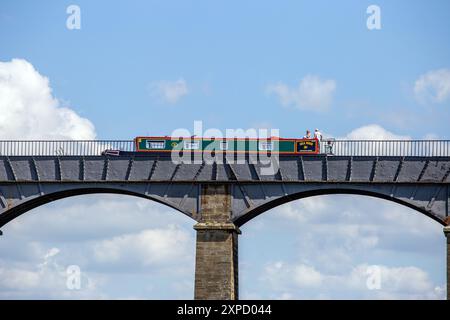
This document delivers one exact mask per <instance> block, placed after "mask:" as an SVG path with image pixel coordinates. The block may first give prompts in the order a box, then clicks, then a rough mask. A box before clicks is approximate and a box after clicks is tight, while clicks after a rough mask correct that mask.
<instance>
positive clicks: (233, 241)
mask: <svg viewBox="0 0 450 320" xmlns="http://www.w3.org/2000/svg"><path fill="white" fill-rule="evenodd" d="M229 188H230V186H229V185H219V184H218V185H203V186H202V190H201V200H200V201H201V211H200V213H201V220H200V222H199V223H197V224H196V225H195V226H194V229H195V230H197V244H196V259H195V293H194V298H195V299H200V300H210V299H218V300H236V299H238V234H239V233H240V231H239V229H238V228H237V227H236V226H235V225H234V224H233V223H232V222H231V220H230V214H231V194H230V190H229Z"/></svg>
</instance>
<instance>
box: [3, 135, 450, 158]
mask: <svg viewBox="0 0 450 320" xmlns="http://www.w3.org/2000/svg"><path fill="white" fill-rule="evenodd" d="M107 149H114V150H122V151H134V150H135V145H134V141H133V140H53V141H50V140H27V141H19V140H3V141H0V156H54V155H60V156H96V155H101V154H102V152H103V151H105V150H107ZM320 150H321V153H326V154H330V155H336V156H418V157H429V156H444V157H450V140H334V139H325V140H323V141H321V142H320Z"/></svg>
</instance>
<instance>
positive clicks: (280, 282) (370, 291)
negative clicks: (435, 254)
mask: <svg viewBox="0 0 450 320" xmlns="http://www.w3.org/2000/svg"><path fill="white" fill-rule="evenodd" d="M318 267H319V268H320V266H318ZM370 267H374V266H371V265H369V264H367V263H364V264H359V265H357V266H355V267H352V268H350V269H348V270H346V271H345V272H343V273H342V272H341V273H329V272H321V271H320V270H318V269H317V268H315V267H312V266H307V265H304V264H302V263H298V264H296V263H291V264H290V263H286V262H281V261H278V262H274V263H269V264H268V265H266V267H265V269H264V273H263V276H262V277H261V280H262V281H263V282H266V283H267V286H268V287H270V288H272V289H273V290H272V291H273V292H272V293H271V294H272V295H273V296H272V297H271V298H281V299H293V298H308V299H322V298H341V299H348V298H350V299H352V298H354V297H355V296H357V297H359V298H363V299H444V298H445V292H444V290H443V288H442V287H439V286H435V285H434V284H433V281H432V280H431V279H430V277H429V275H428V274H427V273H426V272H425V271H424V270H422V269H420V268H418V267H413V266H405V267H388V266H385V265H377V266H376V267H377V270H379V271H380V273H379V277H380V278H379V279H380V282H379V284H380V287H379V288H373V287H370V286H368V279H369V277H371V276H373V273H371V272H368V271H369V270H371V269H370ZM372 270H373V269H372ZM307 294H309V296H308V295H307Z"/></svg>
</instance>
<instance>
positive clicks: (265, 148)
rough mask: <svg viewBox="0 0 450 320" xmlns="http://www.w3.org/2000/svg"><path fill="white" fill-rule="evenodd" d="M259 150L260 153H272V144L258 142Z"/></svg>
mask: <svg viewBox="0 0 450 320" xmlns="http://www.w3.org/2000/svg"><path fill="white" fill-rule="evenodd" d="M259 150H261V151H272V150H273V144H272V142H260V143H259Z"/></svg>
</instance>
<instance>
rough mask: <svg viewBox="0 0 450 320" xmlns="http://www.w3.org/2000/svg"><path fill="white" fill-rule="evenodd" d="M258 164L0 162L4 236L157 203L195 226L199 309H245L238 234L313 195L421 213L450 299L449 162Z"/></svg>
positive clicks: (147, 159)
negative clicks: (435, 228) (349, 197)
mask: <svg viewBox="0 0 450 320" xmlns="http://www.w3.org/2000/svg"><path fill="white" fill-rule="evenodd" d="M261 166H262V165H260V164H258V163H252V162H251V161H244V162H241V163H236V162H234V163H233V161H221V162H219V161H218V162H212V163H206V162H204V161H203V162H201V163H193V164H183V163H178V164H177V163H174V162H173V161H171V158H170V157H163V156H156V155H128V156H120V157H114V156H107V155H102V156H75V155H70V156H64V155H62V156H51V155H38V156H31V155H19V156H6V155H3V156H0V228H1V227H2V226H4V225H5V224H7V223H8V222H9V221H11V220H13V219H14V218H16V217H18V216H19V215H21V214H23V213H25V212H27V211H29V210H30V209H32V208H35V207H37V206H40V205H43V204H45V203H48V202H51V201H54V200H57V199H62V198H65V197H70V196H75V195H81V194H89V193H120V194H126V195H133V196H138V197H142V198H147V199H151V200H154V201H157V202H160V203H162V204H165V205H168V206H170V207H172V208H174V209H176V210H178V211H180V212H182V213H184V214H185V215H187V216H189V217H191V218H192V219H194V220H195V221H197V224H196V225H195V227H194V229H195V230H196V231H197V243H196V267H195V299H238V235H239V234H240V230H239V227H240V226H241V225H243V224H244V223H246V222H247V221H249V220H250V219H252V218H253V217H256V216H257V215H259V214H260V213H262V212H264V211H267V210H269V209H271V208H273V207H275V206H278V205H280V204H283V203H286V202H289V201H292V200H295V199H300V198H305V197H309V196H314V195H324V194H338V193H341V194H361V195H368V196H373V197H378V198H382V199H386V200H390V201H394V202H397V203H400V204H403V205H405V206H408V207H410V208H412V209H415V210H417V211H419V212H421V213H423V214H425V215H427V216H428V217H430V218H432V219H434V220H436V221H437V222H439V223H441V224H442V225H443V226H444V233H445V235H446V236H447V295H450V287H449V279H450V264H449V263H450V262H449V261H450V228H449V224H450V217H449V212H450V211H449V204H450V203H449V202H450V156H448V155H447V156H435V155H432V156H330V155H317V156H300V157H299V156H296V157H294V156H282V157H280V158H279V170H277V172H275V173H274V174H273V175H262V174H261Z"/></svg>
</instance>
